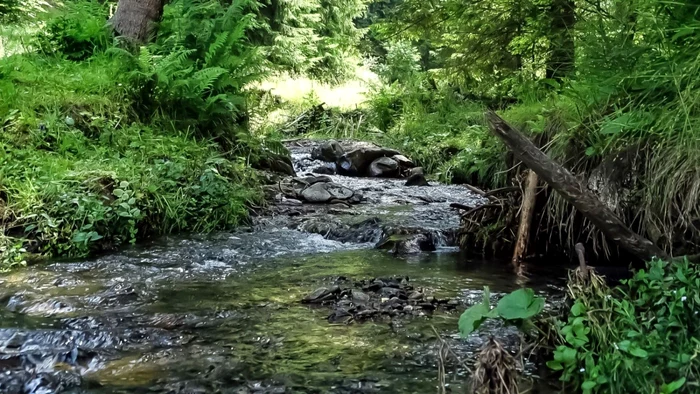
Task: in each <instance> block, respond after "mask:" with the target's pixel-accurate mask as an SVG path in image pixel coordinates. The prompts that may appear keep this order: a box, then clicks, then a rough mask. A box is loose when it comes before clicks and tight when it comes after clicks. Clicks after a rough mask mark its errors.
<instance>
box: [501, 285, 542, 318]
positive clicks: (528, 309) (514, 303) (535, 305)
mask: <svg viewBox="0 0 700 394" xmlns="http://www.w3.org/2000/svg"><path fill="white" fill-rule="evenodd" d="M543 309H544V298H542V297H535V292H534V291H533V290H532V289H519V290H516V291H514V292H512V293H510V294H508V295H506V296H504V297H503V298H501V300H500V301H498V306H497V307H496V310H497V311H498V315H499V316H501V317H502V318H504V319H506V320H517V319H529V318H531V317H533V316H535V315H537V314H538V313H540V312H542V310H543Z"/></svg>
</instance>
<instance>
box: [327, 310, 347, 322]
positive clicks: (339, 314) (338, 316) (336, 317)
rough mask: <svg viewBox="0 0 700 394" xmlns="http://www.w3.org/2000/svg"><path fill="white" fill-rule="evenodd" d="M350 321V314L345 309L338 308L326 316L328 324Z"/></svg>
mask: <svg viewBox="0 0 700 394" xmlns="http://www.w3.org/2000/svg"><path fill="white" fill-rule="evenodd" d="M350 320H352V314H351V313H350V312H348V310H347V309H345V308H338V309H336V310H335V311H333V313H331V314H330V315H329V316H328V322H329V323H336V324H337V323H347V322H349V321H350Z"/></svg>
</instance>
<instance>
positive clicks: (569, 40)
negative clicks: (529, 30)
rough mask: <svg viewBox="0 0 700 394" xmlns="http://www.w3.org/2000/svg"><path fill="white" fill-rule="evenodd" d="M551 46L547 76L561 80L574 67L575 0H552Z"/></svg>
mask: <svg viewBox="0 0 700 394" xmlns="http://www.w3.org/2000/svg"><path fill="white" fill-rule="evenodd" d="M550 17H551V21H552V22H551V26H550V29H549V30H550V35H549V41H550V47H551V53H550V55H549V59H548V60H547V78H551V79H556V80H561V79H562V78H564V77H566V76H567V75H569V74H570V73H571V72H572V71H573V69H574V60H575V59H574V55H575V51H576V46H575V43H574V25H575V24H576V4H575V2H574V0H552V5H551V8H550Z"/></svg>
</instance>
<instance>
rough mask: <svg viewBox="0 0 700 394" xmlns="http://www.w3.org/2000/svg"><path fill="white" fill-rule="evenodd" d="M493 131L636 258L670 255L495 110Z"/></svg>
mask: <svg viewBox="0 0 700 394" xmlns="http://www.w3.org/2000/svg"><path fill="white" fill-rule="evenodd" d="M486 119H487V121H488V123H489V127H490V129H491V132H492V133H493V134H494V135H496V136H497V137H498V138H500V139H501V140H502V141H503V142H504V143H505V144H506V146H507V147H508V148H509V149H510V150H511V151H512V152H513V154H514V155H515V157H516V158H517V159H518V160H520V161H522V162H523V163H524V164H525V165H526V166H527V167H528V168H530V169H531V170H533V171H534V172H536V173H537V175H539V177H540V178H542V179H543V180H544V181H545V182H547V183H548V184H549V185H550V186H552V188H553V189H554V190H555V191H556V192H557V193H559V194H560V195H561V196H562V197H563V198H564V199H565V200H566V201H568V202H569V203H570V204H571V205H573V206H574V207H576V209H577V210H578V211H579V212H581V214H583V215H584V216H585V217H586V218H587V219H588V220H590V221H591V223H593V225H595V226H596V227H597V228H598V229H600V231H602V232H603V234H605V236H606V237H608V238H609V239H611V240H612V241H614V242H615V243H617V244H618V245H619V246H620V247H622V248H623V249H625V250H627V251H628V252H630V253H631V254H632V255H634V256H636V257H637V258H639V259H641V260H645V261H649V260H652V259H653V258H655V257H657V258H661V259H668V255H667V254H666V253H665V252H664V251H663V250H661V248H659V247H658V246H656V245H655V244H654V243H653V242H651V241H649V240H648V239H646V238H644V237H642V236H641V235H639V234H637V233H635V232H634V231H632V230H631V229H630V228H629V227H627V226H626V225H625V224H624V223H623V222H622V221H621V220H620V219H619V218H618V217H617V216H615V214H614V213H613V212H612V211H611V210H610V209H609V208H608V207H607V206H606V205H605V204H603V203H602V202H601V201H600V200H599V199H598V198H597V197H596V196H595V195H594V194H593V193H592V192H590V191H588V190H587V189H585V188H584V187H583V186H582V185H581V184H580V183H579V182H578V181H577V180H576V178H575V177H574V176H573V175H572V174H571V173H570V172H569V171H568V170H567V169H565V168H564V167H562V166H561V165H559V164H558V163H556V162H555V161H554V160H552V159H550V158H549V157H547V155H545V154H544V152H542V151H541V150H539V149H538V148H537V147H536V146H535V145H534V144H533V143H532V142H531V141H530V140H529V139H527V138H526V137H525V136H524V135H522V134H521V133H520V132H519V131H517V130H516V129H514V128H513V127H511V126H510V125H509V124H508V123H506V121H504V120H503V119H501V117H499V116H498V115H496V113H495V112H493V111H488V112H487V113H486Z"/></svg>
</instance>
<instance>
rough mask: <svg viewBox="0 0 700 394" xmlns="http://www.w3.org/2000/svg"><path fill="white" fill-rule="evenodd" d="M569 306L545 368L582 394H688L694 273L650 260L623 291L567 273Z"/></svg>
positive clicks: (693, 349) (697, 321)
mask: <svg viewBox="0 0 700 394" xmlns="http://www.w3.org/2000/svg"><path fill="white" fill-rule="evenodd" d="M569 282H570V284H569V291H568V293H569V294H568V296H569V297H570V299H571V300H572V302H573V305H572V307H571V309H570V312H569V314H568V316H567V317H566V318H565V319H564V321H563V322H561V323H559V326H558V329H557V331H558V333H559V338H558V343H559V345H558V347H557V348H556V350H555V352H554V355H553V360H551V361H549V362H548V363H547V365H548V366H549V367H550V368H551V369H553V370H555V371H560V373H561V381H563V382H565V384H567V385H568V386H569V388H576V389H580V390H581V391H582V392H583V393H663V394H667V393H694V392H697V387H698V384H699V382H698V377H699V376H700V375H699V373H700V363H699V362H698V358H697V356H698V352H700V341H698V337H699V336H698V335H700V332H699V331H698V330H700V317H699V316H698V312H697V309H698V307H699V306H700V296H698V291H700V269H698V267H697V266H696V265H692V264H690V263H688V262H687V261H685V262H683V263H676V264H672V263H666V262H662V261H654V262H651V263H649V265H648V267H647V269H643V270H640V271H638V272H637V273H636V274H635V276H634V277H633V278H632V279H631V280H629V281H627V282H626V283H624V285H623V286H622V287H619V288H615V289H610V288H608V287H607V286H606V285H605V282H604V281H603V280H602V279H601V278H600V277H598V276H597V275H595V274H593V275H592V276H591V279H590V280H584V279H582V278H581V277H578V276H576V274H572V277H571V278H570V280H569Z"/></svg>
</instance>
